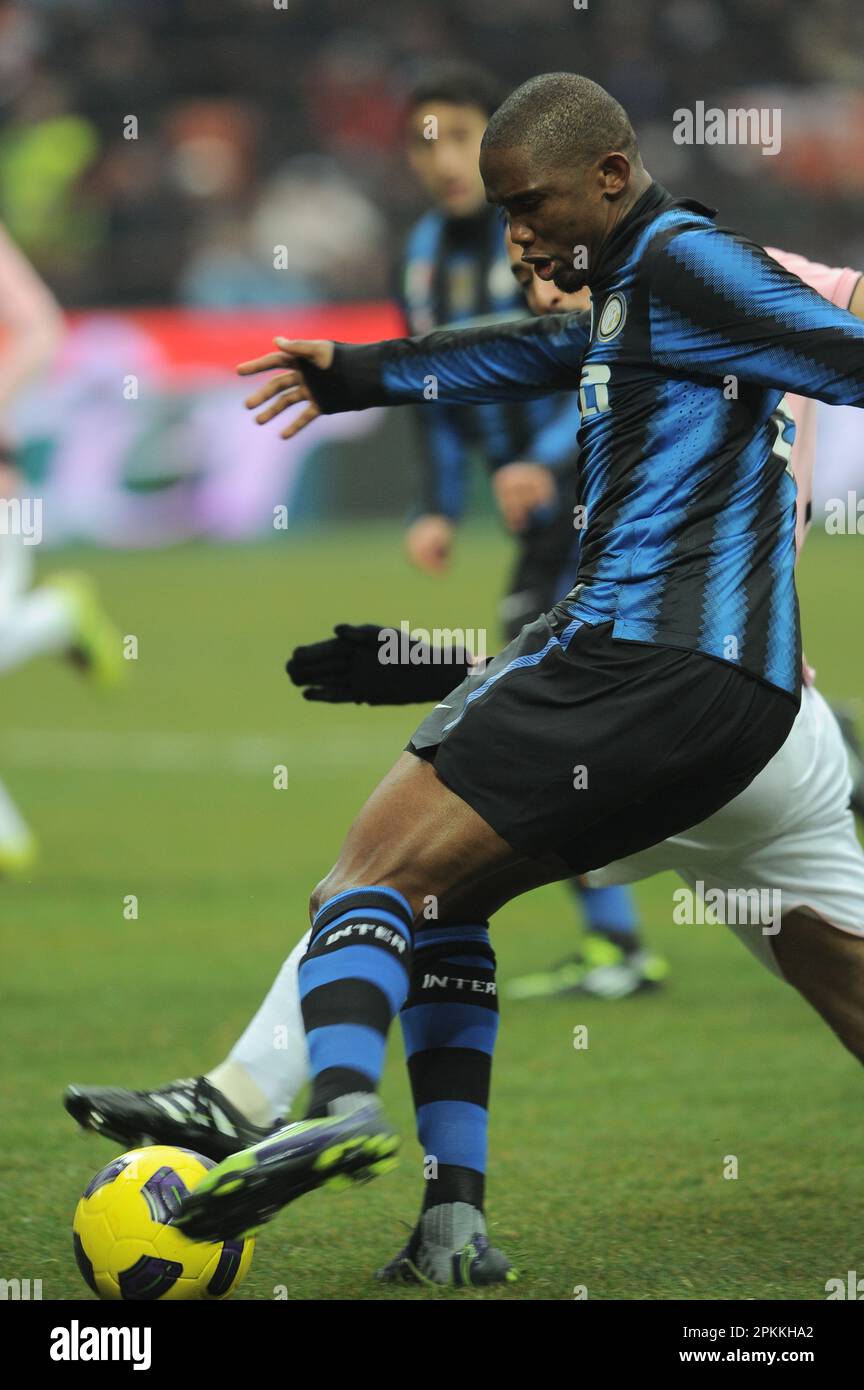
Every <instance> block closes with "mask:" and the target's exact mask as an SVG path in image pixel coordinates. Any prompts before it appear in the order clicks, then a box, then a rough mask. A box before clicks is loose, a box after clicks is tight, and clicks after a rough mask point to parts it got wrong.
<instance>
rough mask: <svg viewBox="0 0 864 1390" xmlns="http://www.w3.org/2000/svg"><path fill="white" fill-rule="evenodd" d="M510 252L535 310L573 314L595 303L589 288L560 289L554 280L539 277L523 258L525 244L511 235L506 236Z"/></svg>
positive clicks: (515, 274)
mask: <svg viewBox="0 0 864 1390" xmlns="http://www.w3.org/2000/svg"><path fill="white" fill-rule="evenodd" d="M506 241H507V254H508V256H509V257H510V269H511V270H512V272H513V279H514V280H515V281H516V284H517V285H518V286H519V288H520V289H521V291H522V293H523V294H524V296H525V302H526V304H527V305H528V308H529V309H530V310H531V313H532V314H536V315H537V316H538V318H539V316H540V315H541V314H572V313H575V311H576V310H577V309H589V308H590V307H591V295H590V292H589V291H588V290H587V289H581V290H577V291H576V292H575V294H567V293H565V291H564V290H559V288H558V286H557V285H556V284H555V281H554V280H539V279H538V278H537V276H536V275H535V274H534V269H533V267H532V266H530V265H526V264H525V262H524V261H523V259H522V248H521V246H517V245H516V243H515V241H513V240H512V239H511V237H510V235H509V233H508V234H507V237H506Z"/></svg>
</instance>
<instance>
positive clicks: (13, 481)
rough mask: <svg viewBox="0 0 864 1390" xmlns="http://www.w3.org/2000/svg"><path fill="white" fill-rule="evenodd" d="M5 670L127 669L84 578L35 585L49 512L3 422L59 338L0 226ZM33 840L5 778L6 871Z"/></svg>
mask: <svg viewBox="0 0 864 1390" xmlns="http://www.w3.org/2000/svg"><path fill="white" fill-rule="evenodd" d="M0 332H2V338H0V675H2V674H3V673H4V672H6V671H10V670H12V669H13V667H15V666H20V665H21V663H22V662H25V661H29V660H30V658H31V657H34V656H40V655H43V654H46V653H48V654H51V655H62V656H66V657H68V658H70V659H71V660H72V661H74V662H75V664H76V665H78V666H79V667H80V668H81V669H82V670H85V671H86V672H87V673H88V674H89V675H91V676H92V677H93V678H94V679H95V680H97V681H98V682H99V683H100V684H103V685H111V684H113V683H115V682H116V680H117V679H119V677H120V675H121V673H122V654H121V646H120V637H119V635H118V634H116V633H115V632H114V630H113V628H112V627H111V625H110V623H109V622H108V621H107V619H106V618H105V615H104V614H103V612H102V610H101V609H100V607H99V604H98V603H97V600H96V597H95V595H94V593H93V590H92V587H91V586H90V584H89V583H88V582H87V580H86V579H85V577H84V576H83V575H79V574H72V573H64V574H55V575H53V576H51V577H50V578H49V579H48V580H46V581H45V583H43V584H42V585H40V586H39V587H38V588H32V587H31V586H32V582H33V551H34V548H35V545H36V544H38V543H39V541H40V540H41V532H42V525H43V522H44V518H42V516H41V501H40V499H33V498H26V497H25V496H24V481H23V479H22V477H21V475H20V473H19V472H18V470H17V468H16V466H15V458H14V454H13V450H12V447H11V444H10V442H9V439H8V436H7V435H6V432H5V429H6V419H7V416H8V412H9V409H10V406H11V404H12V401H13V400H14V398H15V397H16V395H17V394H18V392H19V391H20V390H21V389H22V387H24V386H25V385H26V384H27V383H28V382H29V381H30V379H31V377H33V376H35V375H37V374H38V373H39V372H40V371H41V370H42V369H44V368H45V367H47V366H48V364H49V363H50V361H51V359H52V358H53V356H54V354H55V352H56V351H57V348H58V346H59V344H60V341H61V339H62V336H63V317H62V314H61V312H60V307H59V305H58V304H57V302H56V300H55V299H54V297H53V295H52V294H51V292H50V291H49V290H48V288H47V286H46V285H44V284H43V282H42V280H41V279H40V278H39V276H38V275H37V274H36V272H35V270H34V269H33V267H32V266H31V265H30V263H29V262H28V261H27V259H26V257H25V256H24V255H22V253H21V252H20V251H19V250H18V248H17V247H16V246H15V245H14V243H13V242H12V240H11V239H10V237H9V236H8V235H7V233H6V231H5V229H4V228H3V227H2V226H0ZM35 855H36V840H35V838H34V836H33V834H32V832H31V830H30V829H29V828H28V826H27V825H26V823H25V821H24V820H23V818H22V817H21V815H20V814H19V812H18V810H17V808H16V807H15V804H14V802H13V801H12V798H11V797H10V795H9V793H8V792H7V791H6V789H5V788H4V787H3V785H2V783H0V877H3V876H12V875H17V874H22V873H25V872H26V871H27V869H29V867H30V865H31V864H32V862H33V859H34V858H35Z"/></svg>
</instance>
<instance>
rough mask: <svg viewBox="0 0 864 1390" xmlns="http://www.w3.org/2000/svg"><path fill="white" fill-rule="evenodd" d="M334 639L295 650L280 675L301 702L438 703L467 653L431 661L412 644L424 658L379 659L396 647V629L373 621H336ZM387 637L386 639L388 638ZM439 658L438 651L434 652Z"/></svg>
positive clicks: (455, 651) (461, 672)
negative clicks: (297, 690) (299, 692)
mask: <svg viewBox="0 0 864 1390" xmlns="http://www.w3.org/2000/svg"><path fill="white" fill-rule="evenodd" d="M333 631H334V633H335V636H334V637H328V638H326V639H325V640H324V641H323V642H313V643H311V645H310V646H308V647H295V648H294V651H293V652H292V653H291V657H290V659H289V660H288V662H287V663H286V667H285V669H286V671H287V672H288V675H289V676H290V677H291V680H292V681H293V682H294V684H295V685H297V686H300V687H301V688H302V689H303V698H304V700H320V701H324V702H325V703H327V704H333V705H340V704H347V703H348V702H350V701H353V702H354V704H357V705H362V704H366V705H411V704H423V703H427V702H429V701H431V700H440V699H443V697H444V696H445V695H446V694H447V692H448V691H449V690H453V689H454V687H455V686H457V685H459V684H460V682H461V681H462V680H464V678H465V675H466V673H467V663H468V654H467V652H466V651H465V650H464V648H461V647H458V646H453V647H451V648H450V649H449V652H448V656H449V657H450V660H449V661H446V662H442V661H441V660H440V659H439V660H437V661H433V660H432V655H433V653H432V648H431V646H426V647H423V645H422V644H420V643H416V644H415V643H412V644H411V645H412V648H413V650H414V653H415V657H416V656H418V655H419V656H421V657H425V660H421V661H420V662H416V661H407V662H403V661H398V660H397V661H392V660H382V658H384V657H387V656H389V655H391V654H392V649H393V646H394V643H395V645H396V647H397V649H398V646H399V641H398V639H399V637H400V633H399V629H393V628H380V627H379V626H378V624H377V623H363V624H361V625H360V626H359V627H355V626H353V625H352V624H351V623H339V624H338V625H337V626H336V627H335V628H334V629H333ZM388 639H389V640H388ZM439 658H440V653H439Z"/></svg>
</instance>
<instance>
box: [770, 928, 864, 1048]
mask: <svg viewBox="0 0 864 1390" xmlns="http://www.w3.org/2000/svg"><path fill="white" fill-rule="evenodd" d="M862 933H864V923H862ZM772 946H773V950H774V954H775V956H776V958H777V962H778V964H779V966H780V969H781V971H782V972H783V977H784V979H785V980H787V981H788V983H789V984H790V985H794V987H795V989H797V990H798V992H799V994H801V995H803V997H804V998H805V999H806V1000H807V1002H808V1004H811V1005H812V1006H813V1008H814V1009H815V1010H816V1012H817V1013H818V1014H821V1016H822V1018H824V1020H825V1022H826V1023H827V1024H828V1026H829V1028H831V1029H833V1031H834V1032H835V1033H836V1034H837V1037H838V1038H839V1039H840V1041H841V1042H842V1043H843V1045H844V1047H846V1048H848V1050H849V1051H850V1052H851V1053H852V1055H853V1057H857V1058H858V1060H859V1062H864V934H862V936H860V937H859V936H853V935H852V933H851V932H846V931H840V930H839V929H838V928H836V927H832V926H829V925H828V924H827V923H826V922H821V921H818V920H817V919H816V918H814V917H811V916H810V915H809V914H807V913H804V912H800V911H795V912H790V913H788V914H787V915H786V916H784V918H783V923H782V927H781V930H780V931H779V932H778V933H777V935H776V937H774V938H773V939H772Z"/></svg>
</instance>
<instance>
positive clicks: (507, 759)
mask: <svg viewBox="0 0 864 1390" xmlns="http://www.w3.org/2000/svg"><path fill="white" fill-rule="evenodd" d="M611 631H612V624H611V623H609V622H606V623H601V624H598V625H595V626H589V625H587V624H580V623H578V622H576V621H574V619H573V618H572V617H571V615H570V614H569V613H568V612H567V611H566V610H565V608H564V606H563V605H558V606H556V607H555V608H553V609H552V611H551V612H549V613H547V614H545V615H544V616H542V617H540V618H538V619H537V620H536V621H535V622H533V623H529V624H528V626H527V627H525V628H523V630H522V632H521V633H520V634H519V636H518V637H517V638H516V639H515V641H513V642H511V643H510V644H509V646H507V647H505V648H504V650H503V652H501V653H499V655H498V656H497V657H495V658H494V660H493V661H491V662H490V663H489V665H488V666H487V668H486V670H485V672H483V673H482V674H480V675H477V676H470V677H469V678H468V679H467V680H465V681H463V682H462V684H461V685H460V686H458V687H457V688H456V689H455V690H454V691H452V692H451V693H450V694H449V695H447V696H446V697H445V699H444V701H443V703H442V704H440V705H438V706H436V708H435V709H434V710H433V711H432V713H431V714H430V715H428V716H427V718H426V719H424V720H423V723H422V724H421V725H420V727H419V728H418V729H417V731H416V732H415V734H414V735H413V737H412V739H411V742H410V744H409V745H408V747H409V751H411V752H413V753H416V754H417V755H418V757H422V758H426V759H427V760H429V761H430V762H432V763H434V766H435V771H436V772H437V773H438V775H439V777H440V778H441V780H442V782H444V783H445V785H446V786H448V787H450V788H451V790H452V791H454V792H455V793H456V795H457V796H459V797H461V798H462V800H463V801H467V803H468V805H469V806H472V807H473V808H474V810H475V811H477V813H478V814H479V815H480V816H482V817H483V819H484V820H485V821H486V823H487V824H488V825H490V826H491V827H492V829H493V830H494V831H496V833H497V834H498V835H500V836H501V838H502V839H503V840H506V841H507V843H508V844H510V845H511V846H512V847H513V848H514V849H515V850H516V851H518V852H519V853H521V854H526V855H529V856H531V857H532V858H535V857H538V856H544V855H547V854H549V853H550V852H551V853H554V854H556V855H557V856H558V857H559V858H561V859H563V860H564V862H565V863H566V864H567V865H568V866H569V868H570V870H571V871H572V872H573V873H584V872H586V871H587V870H588V869H598V868H602V867H603V866H604V865H606V864H608V863H611V861H612V860H614V859H622V858H624V857H625V856H626V855H628V854H635V853H636V852H637V851H638V850H642V849H647V848H648V847H649V846H650V845H654V844H658V843H659V842H660V841H661V840H665V839H667V838H668V837H669V836H670V835H676V834H680V833H681V832H682V831H684V830H687V829H689V828H690V827H691V826H693V825H697V824H698V823H699V822H700V821H702V820H705V819H706V818H707V817H708V816H710V815H713V813H714V812H715V811H718V810H719V809H720V807H721V806H725V805H726V803H727V802H728V801H731V800H732V798H733V797H734V796H737V795H738V793H739V792H741V791H743V790H744V788H745V787H746V786H748V785H749V783H750V782H752V780H753V778H754V777H755V776H756V775H757V773H759V772H760V771H761V770H762V768H763V767H764V766H765V764H766V763H767V762H769V760H770V759H771V758H772V757H773V756H774V754H775V753H776V752H777V751H778V749H780V748H781V747H782V745H783V744H784V743H785V741H786V737H787V735H788V734H789V731H790V729H791V728H792V724H793V722H794V720H795V715H796V712H797V708H798V702H797V701H796V700H795V699H793V698H792V697H791V696H790V695H788V694H786V693H784V692H783V691H782V690H777V689H775V688H774V687H773V686H769V685H765V684H764V683H763V682H761V681H759V680H757V679H756V677H755V676H750V675H748V674H747V673H746V672H745V671H741V670H739V669H738V668H737V667H734V666H730V665H727V664H726V663H725V662H722V661H717V660H715V659H714V658H713V657H710V656H705V655H703V653H701V652H697V651H690V650H684V649H679V648H676V647H665V646H662V647H661V646H654V645H652V644H648V643H641V642H631V641H624V640H620V639H616V638H613V637H612V635H611Z"/></svg>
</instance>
